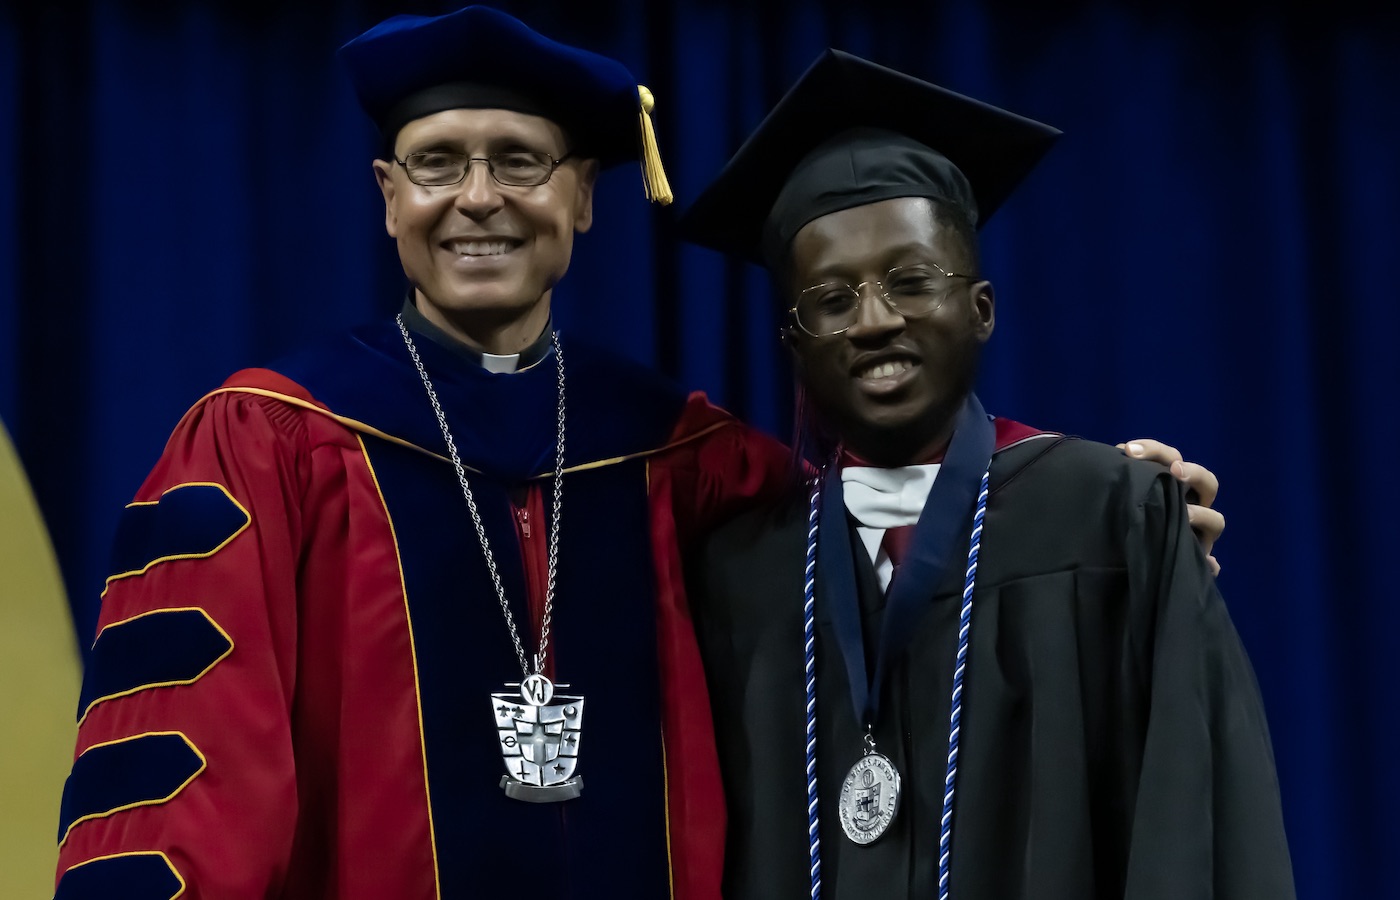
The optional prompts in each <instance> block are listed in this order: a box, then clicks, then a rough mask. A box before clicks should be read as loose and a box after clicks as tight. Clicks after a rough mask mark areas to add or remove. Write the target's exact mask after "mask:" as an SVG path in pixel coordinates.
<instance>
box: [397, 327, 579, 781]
mask: <svg viewBox="0 0 1400 900" xmlns="http://www.w3.org/2000/svg"><path fill="white" fill-rule="evenodd" d="M395 322H397V324H398V326H399V333H400V334H401V335H403V342H404V346H406V347H407V348H408V355H409V356H410V357H412V358H413V365H414V367H415V368H416V369H417V370H418V376H419V377H420V378H421V379H422V380H423V388H424V390H426V391H427V393H428V401H429V402H430V403H432V405H433V413H434V414H435V415H436V416H437V420H438V427H439V428H440V429H441V430H442V439H443V441H444V442H445V443H446V444H447V452H448V455H449V456H451V458H452V468H453V469H455V470H456V472H457V483H458V484H459V485H461V487H462V496H463V497H464V498H465V499H466V501H467V510H468V511H469V512H470V513H471V517H472V524H473V525H475V526H476V537H477V541H478V542H479V543H480V544H481V554H482V556H483V557H485V559H486V568H487V570H488V571H489V572H490V573H491V583H492V584H493V585H495V588H496V599H497V600H498V601H500V604H501V613H502V614H503V615H504V616H505V620H506V627H507V628H508V629H509V630H510V639H511V641H512V642H513V643H514V644H515V655H516V658H517V659H518V660H519V661H520V670H521V672H522V673H523V680H522V681H520V682H518V683H515V682H509V683H507V684H506V687H507V688H517V689H518V690H516V691H507V692H503V693H492V695H491V702H492V707H493V712H494V714H495V717H496V728H497V731H498V733H499V735H500V739H501V753H502V756H503V757H504V760H505V764H506V772H507V775H506V776H505V777H503V778H502V779H501V787H502V788H504V789H505V792H506V795H507V796H509V797H513V798H515V799H518V800H529V801H532V802H553V801H558V800H568V799H571V798H573V797H577V796H578V795H579V792H580V791H582V789H583V779H582V778H580V777H578V776H575V775H574V774H573V772H574V769H575V767H576V766H577V762H578V748H579V742H580V740H581V738H582V731H581V730H582V725H583V697H582V696H581V695H577V694H570V695H566V694H558V695H556V694H555V693H554V688H555V685H554V684H553V683H552V682H551V681H550V680H549V678H548V677H547V676H546V675H545V664H546V662H547V660H548V658H549V626H550V622H551V620H552V619H553V615H554V587H555V578H556V574H557V571H558V565H559V520H560V513H561V510H562V505H563V497H564V351H563V350H562V349H561V348H560V346H559V332H557V331H555V332H554V333H553V335H552V336H551V339H552V341H553V344H554V360H555V364H556V368H557V370H558V373H559V378H558V380H559V406H558V408H559V413H558V422H557V428H558V431H557V435H556V437H555V441H554V503H553V516H552V519H551V521H550V524H549V565H548V579H547V582H546V587H545V594H544V615H543V616H542V617H541V619H540V640H539V644H538V649H537V650H536V651H535V658H534V666H533V667H532V666H531V665H530V663H529V661H527V660H526V658H525V646H524V644H523V643H521V640H520V631H519V629H517V628H516V626H515V616H513V615H512V614H511V611H510V604H509V603H507V602H506V589H505V587H504V585H502V584H501V576H500V573H499V572H498V571H497V570H496V558H495V556H494V555H493V554H492V553H491V542H490V541H489V540H488V539H487V537H486V527H485V526H484V525H483V524H482V522H481V513H480V512H479V511H478V510H477V507H476V498H475V497H473V496H472V489H471V485H469V484H468V483H467V471H466V468H465V467H464V466H463V465H462V459H461V457H460V456H458V454H457V442H456V441H454V440H453V439H452V430H451V429H450V428H449V427H448V425H447V416H446V415H445V414H444V413H443V411H442V404H441V403H440V402H438V396H437V391H436V390H434V389H433V382H432V379H430V378H429V377H428V370H427V369H425V368H424V367H423V360H422V359H421V358H420V357H419V356H418V348H417V347H416V346H415V345H414V343H413V338H412V337H411V336H410V335H409V333H408V326H406V325H405V324H404V320H403V314H402V313H400V314H399V315H398V316H397V317H396V318H395ZM558 686H559V687H569V685H567V684H560V685H558ZM551 700H557V701H558V702H557V703H551V702H550V701H551Z"/></svg>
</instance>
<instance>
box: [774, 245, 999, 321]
mask: <svg viewBox="0 0 1400 900" xmlns="http://www.w3.org/2000/svg"><path fill="white" fill-rule="evenodd" d="M976 277H977V276H976V275H959V274H958V273H956V272H949V271H946V270H945V269H943V267H942V266H939V265H938V264H936V263H921V264H919V265H913V266H896V267H895V268H893V269H890V270H889V271H888V272H887V273H885V277H884V278H882V279H881V280H879V281H863V282H861V283H860V284H848V283H846V282H842V281H833V282H827V283H824V284H814V285H812V286H811V287H809V288H806V289H804V290H803V291H802V292H801V293H800V294H798V295H797V303H796V304H795V305H794V306H793V307H792V309H790V310H789V311H788V312H789V314H791V315H792V317H793V319H795V320H796V322H797V324H798V326H799V327H800V328H801V329H802V330H803V331H805V332H807V333H808V334H810V335H811V336H812V337H826V336H828V335H833V334H841V333H842V332H844V331H846V330H847V329H848V328H850V327H851V326H852V325H854V324H855V323H856V319H857V318H858V317H859V316H860V303H861V291H862V290H863V289H864V288H865V286H866V285H867V284H870V285H874V286H875V294H876V296H878V297H879V298H880V299H881V300H883V301H884V302H885V305H886V306H888V307H889V308H890V309H892V310H894V311H895V312H897V313H899V314H900V315H901V316H903V317H904V318H906V319H913V318H918V317H919V316H927V315H932V314H933V313H935V312H937V311H938V308H939V307H940V306H942V305H943V300H944V298H946V297H947V296H948V292H949V291H950V290H952V288H953V285H951V284H949V283H948V282H949V279H951V278H966V279H969V280H972V279H975V278H976Z"/></svg>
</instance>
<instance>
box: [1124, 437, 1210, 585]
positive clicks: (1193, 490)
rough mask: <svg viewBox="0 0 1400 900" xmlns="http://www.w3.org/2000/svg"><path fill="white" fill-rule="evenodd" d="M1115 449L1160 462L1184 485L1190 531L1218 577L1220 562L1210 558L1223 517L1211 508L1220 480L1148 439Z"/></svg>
mask: <svg viewBox="0 0 1400 900" xmlns="http://www.w3.org/2000/svg"><path fill="white" fill-rule="evenodd" d="M1116 446H1117V447H1118V449H1119V450H1122V451H1123V452H1124V453H1126V454H1128V455H1129V456H1131V457H1133V458H1134V459H1147V460H1151V461H1152V462H1156V463H1161V464H1162V465H1164V466H1166V467H1167V468H1169V469H1171V473H1172V474H1173V475H1175V476H1176V478H1177V480H1179V481H1181V482H1182V483H1184V484H1185V485H1186V499H1187V502H1188V504H1189V505H1188V506H1187V508H1186V512H1187V515H1188V517H1189V519H1190V522H1191V530H1192V531H1194V532H1196V537H1197V539H1198V540H1200V542H1201V549H1202V550H1204V551H1205V554H1206V561H1207V562H1209V563H1210V569H1211V571H1212V572H1214V573H1215V574H1216V575H1219V574H1220V563H1219V562H1217V561H1216V559H1215V557H1214V556H1212V555H1211V550H1212V549H1213V548H1214V547H1215V542H1216V541H1217V540H1219V539H1220V533H1221V532H1222V531H1224V530H1225V517H1224V516H1222V515H1221V514H1220V513H1219V512H1217V511H1216V510H1214V509H1212V508H1211V505H1212V504H1213V503H1215V496H1216V494H1218V493H1219V492H1220V481H1219V479H1217V478H1216V477H1215V474H1214V473H1213V472H1211V470H1210V469H1207V468H1206V467H1205V466H1203V465H1200V464H1199V463H1191V462H1186V460H1184V459H1182V457H1181V451H1179V450H1177V449H1176V448H1175V447H1171V446H1168V445H1167V444H1164V443H1162V442H1161V441H1154V440H1152V439H1151V438H1137V439H1134V440H1131V441H1128V442H1127V443H1123V444H1117V445H1116Z"/></svg>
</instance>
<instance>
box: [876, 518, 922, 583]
mask: <svg viewBox="0 0 1400 900" xmlns="http://www.w3.org/2000/svg"><path fill="white" fill-rule="evenodd" d="M913 540H914V526H913V525H897V526H895V527H894V528H886V529H885V536H884V537H882V538H880V546H881V547H883V548H884V550H885V555H886V556H888V557H889V558H890V562H891V563H893V564H894V570H895V572H896V573H897V572H899V564H900V563H902V562H904V554H905V553H906V552H907V551H908V550H909V544H910V542H912V541H913ZM890 578H891V582H893V578H894V576H893V575H891V576H890Z"/></svg>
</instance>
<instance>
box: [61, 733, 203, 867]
mask: <svg viewBox="0 0 1400 900" xmlns="http://www.w3.org/2000/svg"><path fill="white" fill-rule="evenodd" d="M172 734H173V735H175V736H176V737H178V738H179V739H180V740H182V741H184V742H185V746H186V747H189V748H190V751H191V752H192V753H194V755H195V756H197V757H199V768H198V769H195V770H194V771H193V772H191V773H190V777H189V778H186V779H185V780H184V781H183V782H181V783H180V784H179V786H178V787H176V788H175V789H174V790H173V791H171V792H170V793H169V794H166V795H165V796H164V797H153V798H151V799H149V800H137V801H135V802H132V803H126V804H123V805H121V806H117V807H114V808H112V809H109V810H105V811H103V812H100V813H88V814H87V815H85V816H79V817H78V818H76V819H74V820H73V821H72V822H70V823H68V827H67V828H66V829H65V830H64V832H63V840H61V841H59V842H58V848H59V849H60V850H62V849H63V845H64V844H65V843H67V842H68V836H69V835H70V834H72V833H73V829H74V828H77V827H78V826H79V825H81V824H82V823H84V822H88V821H91V820H93V819H105V818H107V817H108V816H114V815H116V814H117V813H119V812H125V811H126V810H128V809H136V808H137V807H138V806H160V805H161V804H162V803H169V802H170V801H171V800H174V799H175V798H176V797H178V796H179V795H180V792H181V791H183V790H184V789H185V788H187V787H189V786H190V783H191V782H192V781H194V780H195V779H196V778H198V777H199V776H200V775H201V774H202V773H203V772H204V770H205V769H207V768H209V760H207V759H205V758H204V754H203V753H201V752H199V748H198V747H196V746H195V745H194V742H193V741H191V740H190V739H189V738H188V737H186V736H185V733H184V732H183V731H145V732H142V733H141V734H133V735H131V736H129V737H124V738H118V739H117V740H115V741H103V742H102V743H100V744H93V745H92V746H91V747H89V748H87V750H84V751H83V752H82V753H80V754H78V758H79V759H82V758H83V757H84V756H86V755H87V754H88V753H89V752H91V751H93V750H96V749H97V748H98V747H111V746H112V745H114V744H126V743H130V742H131V741H135V740H140V739H141V738H144V737H164V736H168V735H172Z"/></svg>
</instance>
